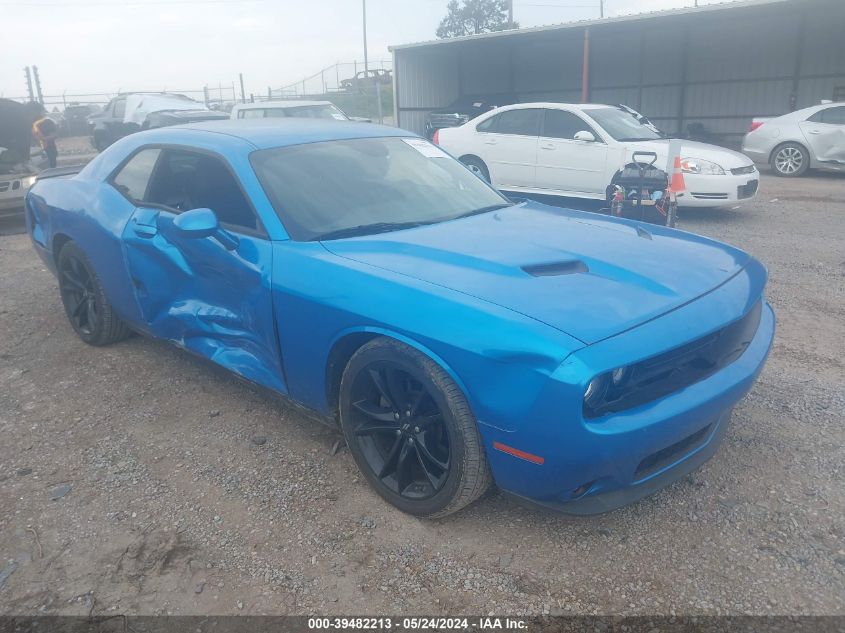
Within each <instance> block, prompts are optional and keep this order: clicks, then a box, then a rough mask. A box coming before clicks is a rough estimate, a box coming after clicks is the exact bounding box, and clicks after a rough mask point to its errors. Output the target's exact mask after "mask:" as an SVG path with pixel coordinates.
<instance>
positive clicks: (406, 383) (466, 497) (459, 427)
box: [339, 338, 491, 519]
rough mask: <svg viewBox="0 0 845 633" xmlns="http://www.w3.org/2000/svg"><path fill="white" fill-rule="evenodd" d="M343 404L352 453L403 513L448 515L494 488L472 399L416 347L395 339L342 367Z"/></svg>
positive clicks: (370, 346) (364, 350)
mask: <svg viewBox="0 0 845 633" xmlns="http://www.w3.org/2000/svg"><path fill="white" fill-rule="evenodd" d="M402 399H404V400H405V401H402V402H399V400H402ZM339 403H340V424H341V428H342V430H343V434H344V436H345V437H346V442H347V444H348V445H349V449H350V452H351V453H352V457H353V458H354V459H355V462H356V463H357V464H358V467H359V468H360V469H361V472H362V473H364V476H365V477H366V478H367V480H368V481H369V482H370V485H371V486H372V487H373V488H375V490H376V492H378V493H379V494H380V495H381V496H382V497H383V498H384V499H385V500H387V501H388V502H389V503H391V504H393V505H394V506H396V507H397V508H399V509H400V510H402V511H403V512H407V513H408V514H412V515H414V516H417V517H425V518H429V519H434V518H439V517H443V516H446V515H448V514H452V513H453V512H457V511H458V510H460V509H461V508H463V507H465V506H467V505H468V504H470V503H472V502H473V501H475V500H476V499H477V498H478V497H480V496H481V495H482V494H484V492H485V491H486V490H487V488H488V487H489V486H490V483H491V475H490V468H489V466H488V465H487V456H486V455H485V453H484V447H483V446H482V444H481V437H480V436H479V434H478V428H477V425H476V421H475V417H474V416H473V414H472V412H471V411H470V408H469V405H468V404H467V401H466V398H465V397H464V395H463V393H462V392H461V390H460V389H459V388H458V386H457V385H456V384H455V383H454V381H453V380H452V379H451V378H450V377H449V375H448V374H447V373H446V372H445V371H444V370H443V368H441V367H440V366H439V365H437V364H436V363H435V362H433V361H432V360H431V359H430V358H428V357H427V356H425V355H424V354H421V353H420V352H418V351H417V350H415V349H413V348H412V347H409V346H408V345H405V344H403V343H400V342H398V341H396V340H393V339H389V338H377V339H373V340H372V341H370V342H369V343H367V344H366V345H364V346H363V347H361V348H360V349H359V350H358V351H357V352H355V354H354V355H353V356H352V358H351V359H350V360H349V363H348V364H347V366H346V368H345V370H344V372H343V377H342V378H341V382H340V398H339ZM403 409H404V411H403ZM373 416H377V417H373ZM391 466H392V470H390V469H391ZM376 468H378V469H379V470H380V472H378V473H377V472H376Z"/></svg>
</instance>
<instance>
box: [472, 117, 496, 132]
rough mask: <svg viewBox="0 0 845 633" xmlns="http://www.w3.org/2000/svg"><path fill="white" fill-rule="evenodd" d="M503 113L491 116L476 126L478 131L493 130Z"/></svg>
mask: <svg viewBox="0 0 845 633" xmlns="http://www.w3.org/2000/svg"><path fill="white" fill-rule="evenodd" d="M500 116H501V115H498V114H497V115H496V116H491V117H490V118H489V119H485V120H484V121H482V122H481V123H479V124H478V125H476V126H475V131H476V132H493V131H494V130H495V129H496V119H498V118H499V117H500Z"/></svg>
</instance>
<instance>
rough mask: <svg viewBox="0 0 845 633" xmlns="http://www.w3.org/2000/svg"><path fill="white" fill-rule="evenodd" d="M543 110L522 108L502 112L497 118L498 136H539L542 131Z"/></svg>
mask: <svg viewBox="0 0 845 633" xmlns="http://www.w3.org/2000/svg"><path fill="white" fill-rule="evenodd" d="M541 112H542V111H541V110H539V109H537V108H522V109H519V110H508V111H506V112H502V113H501V114H500V115H499V116H498V117H497V118H498V119H499V120H498V121H497V122H496V133H497V134H518V135H520V136H537V135H538V133H539V131H540V129H539V128H540V114H541Z"/></svg>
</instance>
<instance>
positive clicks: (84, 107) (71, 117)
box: [59, 103, 102, 136]
mask: <svg viewBox="0 0 845 633" xmlns="http://www.w3.org/2000/svg"><path fill="white" fill-rule="evenodd" d="M101 111H102V108H101V107H100V106H98V105H95V104H92V103H85V104H79V103H73V104H71V105H69V106H67V107H66V108H65V110H64V112H62V121H61V124H60V126H59V130H60V133H61V135H62V136H85V135H86V134H89V133H90V128H89V123H88V117H90V116H92V115H95V114H97V113H99V112H101Z"/></svg>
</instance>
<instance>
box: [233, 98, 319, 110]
mask: <svg viewBox="0 0 845 633" xmlns="http://www.w3.org/2000/svg"><path fill="white" fill-rule="evenodd" d="M315 105H333V104H332V102H331V101H303V100H291V99H289V100H287V101H256V102H254V103H238V104H235V108H237V109H238V110H252V109H259V108H293V107H296V106H315Z"/></svg>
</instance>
